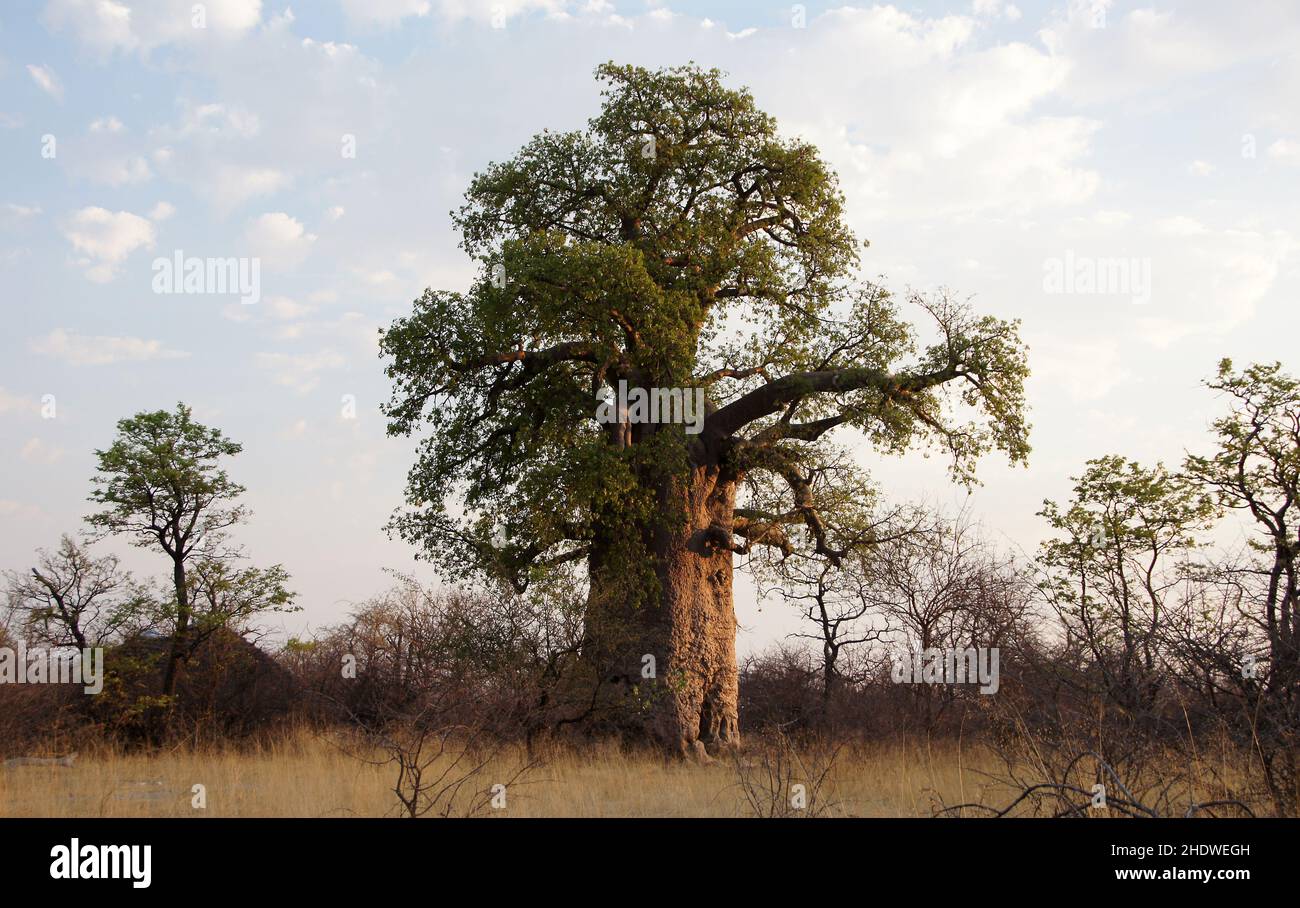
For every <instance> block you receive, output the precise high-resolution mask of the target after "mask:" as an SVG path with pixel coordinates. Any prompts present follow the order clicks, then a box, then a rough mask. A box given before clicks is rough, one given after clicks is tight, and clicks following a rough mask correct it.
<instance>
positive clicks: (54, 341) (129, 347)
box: [28, 328, 189, 366]
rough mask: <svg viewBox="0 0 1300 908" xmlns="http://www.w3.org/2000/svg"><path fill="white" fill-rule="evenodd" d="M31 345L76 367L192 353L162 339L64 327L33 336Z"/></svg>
mask: <svg viewBox="0 0 1300 908" xmlns="http://www.w3.org/2000/svg"><path fill="white" fill-rule="evenodd" d="M28 347H29V348H30V349H31V351H32V352H33V353H39V354H40V355H42V356H52V357H54V358H56V359H59V360H62V361H63V362H65V363H67V364H69V365H73V366H106V365H111V364H113V363H123V362H147V361H150V360H161V359H182V358H184V357H187V356H189V354H188V353H186V352H184V351H181V350H172V349H169V348H167V347H165V346H163V342H162V341H159V340H146V339H144V338H140V337H106V336H91V335H85V334H69V333H68V332H66V331H64V330H63V329H62V328H56V329H54V330H53V331H51V332H50V333H49V334H47V335H46V336H44V337H38V338H33V339H32V340H31V341H30V342H29V343H28Z"/></svg>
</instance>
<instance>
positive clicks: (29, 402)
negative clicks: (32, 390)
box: [0, 388, 41, 413]
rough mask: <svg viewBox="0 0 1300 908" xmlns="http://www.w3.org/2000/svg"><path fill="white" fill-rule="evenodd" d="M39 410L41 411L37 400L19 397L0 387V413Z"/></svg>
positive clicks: (33, 411) (36, 411)
mask: <svg viewBox="0 0 1300 908" xmlns="http://www.w3.org/2000/svg"><path fill="white" fill-rule="evenodd" d="M39 412H41V405H40V402H39V401H37V400H33V399H30V398H27V397H19V396H18V395H16V394H10V393H9V392H8V391H6V390H5V389H4V388H0V413H39Z"/></svg>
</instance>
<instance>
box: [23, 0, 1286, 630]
mask: <svg viewBox="0 0 1300 908" xmlns="http://www.w3.org/2000/svg"><path fill="white" fill-rule="evenodd" d="M197 24H201V25H202V27H196V25H197ZM607 60H614V61H617V62H619V63H634V64H639V65H645V66H664V65H673V64H679V63H685V62H688V61H694V62H696V63H699V64H702V65H706V66H711V67H718V68H719V69H722V70H724V71H725V72H726V73H727V74H728V75H727V79H728V81H729V83H730V84H733V85H737V86H739V85H745V86H748V87H749V88H750V89H751V90H752V92H753V94H754V96H755V98H756V100H757V102H758V104H759V106H760V107H761V108H763V109H765V110H766V111H768V112H769V113H771V114H772V115H774V116H775V117H776V118H777V120H778V122H779V124H780V128H781V130H782V132H783V133H785V134H786V135H790V136H801V137H803V138H805V139H807V140H809V141H812V142H813V143H815V144H816V145H817V146H818V147H819V148H820V149H821V151H822V154H823V156H824V157H825V159H826V160H827V161H828V162H829V163H830V164H831V166H832V167H833V168H834V169H835V170H836V171H837V172H838V173H839V176H840V179H841V186H842V189H843V191H844V193H845V196H846V203H847V205H846V217H847V219H848V221H849V223H850V225H851V227H852V228H853V229H854V230H855V232H856V233H857V234H858V236H860V237H862V238H865V239H868V240H870V248H869V249H867V250H866V252H865V253H864V256H863V260H862V276H863V277H864V278H867V279H873V280H881V281H882V282H883V283H884V284H885V285H886V286H888V287H889V288H891V289H893V290H895V291H897V292H900V293H901V292H904V291H906V290H908V289H915V290H921V291H928V290H934V289H936V288H940V287H946V288H949V289H950V290H951V291H952V292H954V293H955V294H957V295H959V296H963V297H966V296H969V297H971V299H972V303H973V305H974V306H975V307H976V308H977V309H978V310H979V311H980V312H987V313H990V314H994V315H997V316H999V317H1003V318H1018V319H1020V320H1021V322H1022V332H1023V336H1024V338H1025V339H1026V341H1027V342H1028V344H1029V347H1030V365H1031V368H1032V370H1033V375H1032V377H1031V379H1030V380H1029V384H1028V397H1029V403H1030V407H1031V414H1030V419H1031V422H1032V423H1033V431H1032V435H1031V443H1032V444H1033V448H1034V450H1033V453H1032V455H1031V457H1030V463H1029V465H1028V467H1015V468H1012V467H1009V466H1008V465H1007V464H1006V463H1005V462H1004V461H1003V460H1001V459H1000V457H998V456H992V457H990V458H988V459H987V460H986V461H985V462H984V463H982V465H981V470H980V475H981V479H982V480H983V485H982V486H981V487H979V488H977V489H975V490H974V491H972V492H970V493H969V495H968V493H967V492H966V491H965V490H963V489H960V488H954V487H953V486H952V485H951V484H950V482H949V481H948V477H947V474H946V469H945V464H944V463H943V462H942V461H941V460H939V459H933V460H926V459H923V458H921V457H920V456H919V455H912V456H909V457H905V458H902V459H890V458H884V457H882V456H880V455H877V454H875V453H874V452H872V451H870V450H867V449H865V448H864V449H861V450H860V451H859V456H860V459H861V460H862V462H863V463H864V464H866V465H867V466H868V467H869V468H870V469H871V471H872V472H873V474H874V475H875V477H876V478H877V480H878V481H879V483H880V485H881V487H882V489H883V490H884V494H885V495H886V497H887V498H888V499H890V500H897V501H914V500H926V501H929V502H932V503H935V504H938V505H941V506H945V507H950V508H955V507H959V506H962V505H965V506H967V507H969V508H970V510H971V512H972V513H973V514H974V515H975V516H976V517H977V518H978V519H979V520H980V521H981V522H982V523H983V524H984V526H985V528H986V530H987V531H988V532H989V533H990V535H992V536H993V537H994V538H995V539H997V540H998V541H999V542H1001V543H1002V544H1004V545H1005V546H1007V547H1009V548H1013V549H1020V550H1023V551H1025V552H1032V551H1033V550H1034V549H1035V548H1036V546H1037V544H1038V541H1039V540H1040V539H1041V538H1042V537H1043V535H1044V533H1045V532H1046V527H1045V525H1044V523H1043V521H1042V520H1041V519H1040V518H1038V517H1037V516H1035V515H1036V512H1037V511H1038V510H1039V509H1040V508H1041V505H1042V501H1043V499H1045V498H1054V499H1057V500H1064V498H1065V497H1066V496H1068V493H1069V489H1070V485H1071V483H1070V476H1072V475H1076V474H1078V473H1079V472H1080V470H1081V468H1082V466H1083V463H1084V461H1085V460H1087V459H1088V458H1091V457H1098V456H1102V455H1104V454H1110V453H1118V454H1124V455H1127V456H1129V457H1132V458H1135V459H1138V460H1141V461H1143V462H1147V463H1150V462H1154V461H1156V460H1163V461H1165V462H1166V463H1168V464H1176V463H1177V462H1179V461H1180V460H1181V459H1182V457H1183V455H1184V453H1185V452H1186V451H1189V450H1190V451H1203V450H1206V449H1207V446H1208V444H1209V435H1208V432H1207V426H1208V424H1209V422H1210V421H1211V420H1212V419H1213V418H1214V417H1215V416H1216V415H1218V414H1219V413H1220V412H1222V407H1223V406H1224V404H1223V402H1222V401H1220V400H1217V399H1216V398H1215V397H1214V396H1213V395H1212V393H1211V392H1209V391H1207V390H1206V389H1205V388H1203V387H1202V386H1201V384H1200V383H1201V382H1202V380H1204V379H1205V378H1207V377H1209V376H1210V375H1211V374H1212V373H1213V371H1214V369H1215V365H1216V363H1217V362H1218V360H1219V359H1220V358H1222V357H1224V356H1229V357H1232V358H1233V359H1234V360H1236V361H1237V362H1238V363H1239V364H1244V363H1246V362H1250V361H1273V360H1281V361H1283V363H1284V364H1286V365H1287V366H1289V367H1290V368H1291V370H1292V371H1293V372H1294V371H1295V369H1296V368H1297V367H1298V366H1300V363H1298V360H1300V356H1297V355H1296V354H1297V338H1298V337H1300V331H1298V330H1297V329H1298V328H1300V306H1298V305H1297V302H1298V300H1300V294H1297V288H1298V284H1300V267H1298V262H1300V256H1298V253H1300V222H1298V221H1300V204H1297V201H1298V199H1300V192H1298V190H1300V103H1297V101H1300V7H1298V6H1297V5H1296V4H1295V3H1294V2H1292V0H1276V2H1270V0H1258V2H1252V3H1249V4H1232V3H1222V2H1218V0H1211V2H1201V3H1197V2H1186V3H1172V2H1167V0H1154V2H1139V3H1125V2H1122V0H1116V2H1113V3H1106V2H1092V0H1087V2H1067V3H1061V2H1056V3H1034V2H1028V0H1026V2H1018V3H1015V4H1012V3H1007V2H1003V0H976V2H974V3H970V2H932V3H924V4H901V5H897V6H895V5H857V6H852V5H843V6H842V5H836V4H826V3H807V4H803V5H798V6H795V5H791V4H776V3H767V2H764V0H752V2H750V0H746V2H741V0H729V2H722V0H719V2H702V3H684V2H646V0H618V2H603V0H594V2H588V0H583V2H566V0H484V2H481V3H479V2H473V0H318V2H310V3H296V4H293V5H292V6H290V5H288V4H284V3H279V2H259V0H208V2H207V3H204V4H195V3H193V2H192V0H49V2H44V3H41V2H21V0H19V2H9V3H6V4H5V5H4V7H3V9H2V10H0V307H2V309H3V315H4V320H3V324H4V330H3V331H0V569H3V568H23V567H25V566H28V565H29V564H30V563H31V562H32V558H33V553H34V551H35V549H37V548H39V547H53V546H55V545H56V544H57V542H58V539H59V536H60V534H62V533H76V532H78V531H79V530H80V529H81V528H82V518H83V517H84V515H85V514H87V513H89V511H90V506H89V504H88V503H87V502H86V496H87V495H88V493H89V491H90V488H91V486H90V477H91V476H92V474H93V473H94V467H95V458H94V451H95V449H96V448H104V447H107V446H108V445H109V444H110V443H111V440H112V438H113V434H114V424H115V423H116V421H117V420H118V419H120V418H122V417H125V416H128V415H131V414H133V413H135V412H138V411H141V410H153V409H159V408H171V407H172V406H174V404H175V403H176V402H177V401H178V400H183V401H185V402H186V403H188V404H190V405H191V406H192V407H193V408H194V411H195V415H196V418H198V419H199V420H200V421H203V422H205V423H208V424H212V425H216V426H219V427H221V428H222V429H223V430H224V431H225V432H226V433H227V435H229V436H230V437H231V438H233V439H234V440H236V441H238V442H240V443H242V444H243V445H244V453H243V454H241V455H240V456H239V457H238V458H236V459H235V460H233V461H232V462H231V463H230V465H229V469H230V472H231V475H232V476H233V477H234V478H235V479H236V480H237V481H239V482H241V483H243V484H244V485H245V486H247V488H248V492H247V495H246V496H245V501H246V503H247V504H248V505H249V506H250V507H251V509H252V510H253V512H254V513H253V517H252V520H251V521H250V522H249V523H248V524H247V525H246V526H244V527H242V528H241V529H240V530H239V532H238V536H237V538H238V540H239V541H240V542H242V543H244V544H245V546H246V548H247V551H248V554H249V555H250V556H251V557H252V559H253V561H254V562H255V563H257V564H262V565H266V564H272V563H282V564H284V565H285V567H286V568H287V569H288V570H289V572H290V573H291V574H292V575H293V583H292V585H293V588H294V589H296V590H297V591H298V593H299V604H300V605H301V606H302V607H303V610H302V612H300V613H297V614H295V615H291V616H287V617H286V618H284V619H283V621H281V620H280V619H277V620H276V621H275V622H273V625H274V626H275V627H278V628H279V629H280V630H281V632H282V633H303V632H307V631H310V630H311V629H314V628H320V627H321V626H323V625H327V624H331V623H334V622H337V621H339V620H341V619H343V618H344V617H345V616H346V615H347V613H348V612H349V611H350V610H351V609H352V608H353V607H355V605H356V604H357V603H359V602H361V601H362V600H364V599H366V598H367V597H369V596H371V595H374V594H376V593H378V592H380V591H382V590H383V589H384V588H385V587H387V586H388V585H390V583H391V578H390V577H389V576H388V575H386V574H385V569H394V570H398V571H403V572H413V573H414V574H415V575H416V576H418V577H421V578H423V579H426V580H430V581H431V580H433V579H434V578H433V575H432V573H431V572H430V571H429V569H428V567H427V566H421V565H417V564H416V563H415V561H414V560H413V555H414V552H413V550H412V549H411V548H410V547H408V546H407V545H406V544H405V543H402V542H400V541H397V540H391V539H389V538H388V537H387V536H386V534H385V533H384V531H383V526H384V524H385V523H386V522H387V520H388V517H389V515H390V514H391V513H392V511H393V510H394V509H395V508H396V507H398V506H399V505H400V504H401V502H402V492H403V486H404V482H405V475H406V471H407V469H408V468H409V466H410V464H411V461H412V448H413V442H412V441H411V440H407V439H393V438H388V437H387V436H386V434H385V423H384V420H383V418H382V416H381V414H380V413H379V405H380V404H381V403H382V402H383V401H384V400H386V399H387V396H388V391H389V387H388V383H387V380H386V379H385V377H384V375H383V372H382V366H383V364H382V362H381V360H380V359H379V356H378V348H377V344H376V336H377V331H378V329H379V328H380V327H382V326H385V325H387V324H389V323H390V322H391V321H392V319H394V318H396V317H398V316H400V315H402V314H404V313H405V312H407V311H408V310H409V308H410V304H411V301H412V300H413V299H415V298H416V297H418V296H419V295H420V294H421V293H422V292H423V290H424V288H426V287H434V288H440V289H456V290H462V289H465V288H466V287H467V285H468V283H469V281H470V279H471V276H472V273H473V272H472V267H471V264H470V262H469V261H468V259H467V258H466V256H465V255H464V253H463V252H462V251H461V250H460V249H459V248H458V237H457V236H456V234H455V233H454V231H453V229H452V225H451V222H450V218H449V215H448V213H449V211H450V210H451V209H453V208H455V207H457V206H458V205H459V203H460V197H461V194H462V193H463V191H464V189H465V187H466V186H467V184H468V182H469V179H470V178H471V176H472V175H473V174H474V173H475V172H476V171H478V170H481V169H482V168H483V167H484V166H485V165H487V164H488V163H489V162H491V161H495V160H502V159H504V158H506V157H508V156H509V155H511V154H512V153H513V152H514V151H515V150H516V149H517V148H518V147H519V146H521V145H522V144H523V143H525V142H526V141H527V140H528V139H529V138H530V137H531V136H532V135H534V134H535V133H537V132H539V131H541V130H542V129H545V128H550V129H553V130H564V129H577V128H581V127H582V126H583V125H584V124H585V122H586V120H587V118H589V117H591V116H592V115H594V114H595V113H596V112H597V109H598V103H599V96H598V87H597V84H596V83H595V81H594V79H593V77H592V72H593V70H594V68H595V67H596V66H597V64H599V63H601V62H604V61H607ZM178 252H179V253H180V254H182V255H183V256H199V257H213V258H226V257H243V258H247V259H250V260H251V259H252V258H256V259H257V260H258V262H259V263H260V273H259V278H260V280H259V285H260V286H259V289H260V293H259V294H258V299H257V301H256V302H252V303H247V304H246V303H244V302H241V299H240V297H239V295H238V294H237V293H224V294H222V293H206V294H168V293H158V292H155V290H156V283H155V280H154V279H155V275H156V273H157V272H156V269H155V267H154V263H155V261H156V260H157V259H172V258H173V257H174V256H175V255H176V254H177V253H178ZM1090 273H1098V274H1100V275H1102V278H1104V279H1101V278H1099V279H1098V280H1095V281H1093V282H1091V283H1089V282H1088V280H1087V275H1088V274H1090ZM98 548H99V550H100V551H102V552H110V551H111V552H116V553H118V554H120V555H122V556H123V558H124V560H125V562H126V563H127V565H128V566H129V567H131V568H132V569H134V570H135V571H136V572H137V574H139V575H141V576H149V575H154V574H161V573H163V571H164V569H165V568H166V565H165V564H164V563H161V562H160V560H159V559H160V557H161V556H159V555H154V554H152V553H147V552H143V551H139V550H133V549H131V548H130V547H129V546H126V545H124V544H122V543H121V542H114V541H108V542H103V543H100V544H98ZM443 579H444V580H446V581H449V582H455V580H456V578H443ZM736 600H737V601H736V607H737V617H738V619H739V621H740V624H741V628H742V630H741V634H740V639H739V641H738V647H739V649H740V651H741V652H742V653H747V652H753V651H755V650H758V649H761V648H763V647H765V646H767V645H768V644H770V643H771V642H772V641H774V640H776V639H779V638H781V637H782V636H783V635H785V634H787V633H789V632H790V631H792V630H794V629H795V627H796V626H797V623H798V617H797V615H796V614H794V613H793V612H791V611H790V610H789V607H787V606H782V605H780V604H779V603H777V602H768V603H765V604H762V605H761V606H760V604H759V603H758V602H757V601H756V597H755V595H754V592H753V587H752V586H751V585H749V584H748V583H744V582H742V583H740V584H739V585H738V587H737V595H736Z"/></svg>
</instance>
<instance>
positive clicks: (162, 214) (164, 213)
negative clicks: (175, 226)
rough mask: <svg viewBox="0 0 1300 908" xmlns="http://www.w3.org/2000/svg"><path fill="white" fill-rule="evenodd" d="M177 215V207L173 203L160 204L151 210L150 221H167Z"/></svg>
mask: <svg viewBox="0 0 1300 908" xmlns="http://www.w3.org/2000/svg"><path fill="white" fill-rule="evenodd" d="M175 213H176V206H174V205H172V203H171V202H159V203H158V204H157V205H155V206H153V208H151V209H150V210H149V220H151V221H165V220H167V219H168V218H170V217H171V216H172V215H174V214H175Z"/></svg>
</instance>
